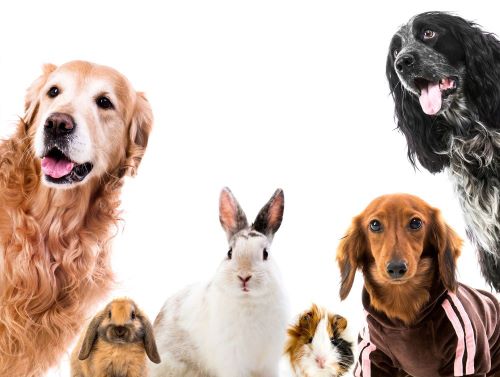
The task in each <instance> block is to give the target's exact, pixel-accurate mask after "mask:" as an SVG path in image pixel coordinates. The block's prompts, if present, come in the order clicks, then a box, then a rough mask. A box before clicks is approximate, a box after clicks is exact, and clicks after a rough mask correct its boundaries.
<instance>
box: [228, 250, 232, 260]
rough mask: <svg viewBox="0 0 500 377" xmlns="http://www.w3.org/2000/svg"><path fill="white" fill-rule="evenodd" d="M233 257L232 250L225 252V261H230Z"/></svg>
mask: <svg viewBox="0 0 500 377" xmlns="http://www.w3.org/2000/svg"><path fill="white" fill-rule="evenodd" d="M232 257H233V248H231V249H229V251H228V252H227V259H231V258H232Z"/></svg>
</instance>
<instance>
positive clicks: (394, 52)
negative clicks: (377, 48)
mask: <svg viewBox="0 0 500 377" xmlns="http://www.w3.org/2000/svg"><path fill="white" fill-rule="evenodd" d="M398 54H399V50H398V49H395V50H394V51H393V52H392V56H394V59H396V57H397V56H398Z"/></svg>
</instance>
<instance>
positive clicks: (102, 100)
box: [95, 96, 114, 110]
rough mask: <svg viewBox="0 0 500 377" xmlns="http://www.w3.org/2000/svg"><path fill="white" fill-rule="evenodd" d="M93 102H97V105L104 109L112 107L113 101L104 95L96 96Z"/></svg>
mask: <svg viewBox="0 0 500 377" xmlns="http://www.w3.org/2000/svg"><path fill="white" fill-rule="evenodd" d="M95 103H96V104H97V106H99V107H100V108H101V109H104V110H108V109H113V108H114V106H113V103H112V102H111V100H110V99H109V98H108V97H106V96H100V97H97V99H96V100H95Z"/></svg>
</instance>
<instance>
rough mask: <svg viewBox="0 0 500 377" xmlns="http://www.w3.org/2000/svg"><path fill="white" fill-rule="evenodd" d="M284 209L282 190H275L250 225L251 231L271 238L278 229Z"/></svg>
mask: <svg viewBox="0 0 500 377" xmlns="http://www.w3.org/2000/svg"><path fill="white" fill-rule="evenodd" d="M284 209H285V195H284V194H283V190H282V189H277V190H276V191H275V192H274V194H273V196H272V197H271V199H269V201H268V202H267V204H266V205H265V206H264V207H262V209H261V210H260V212H259V214H258V215H257V217H256V218H255V221H254V223H253V224H252V229H254V230H256V231H257V232H260V233H262V234H264V235H266V236H267V237H268V238H272V237H273V236H274V233H276V232H277V230H278V229H279V228H280V225H281V221H282V219H283V211H284Z"/></svg>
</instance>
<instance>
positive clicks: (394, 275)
mask: <svg viewBox="0 0 500 377" xmlns="http://www.w3.org/2000/svg"><path fill="white" fill-rule="evenodd" d="M407 271H408V265H407V264H406V262H403V261H402V260H393V261H390V262H389V263H387V273H388V274H389V276H390V277H391V279H398V278H401V277H403V276H404V275H405V274H406V272H407Z"/></svg>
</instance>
